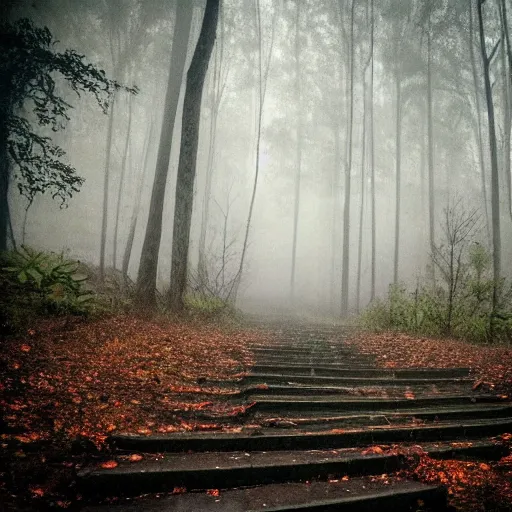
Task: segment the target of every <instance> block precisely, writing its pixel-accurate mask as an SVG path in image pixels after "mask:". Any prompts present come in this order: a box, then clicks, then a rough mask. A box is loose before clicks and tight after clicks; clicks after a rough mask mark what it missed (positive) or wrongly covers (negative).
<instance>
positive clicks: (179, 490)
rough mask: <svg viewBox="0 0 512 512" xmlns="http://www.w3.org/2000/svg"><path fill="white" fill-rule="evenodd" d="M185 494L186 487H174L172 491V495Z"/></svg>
mask: <svg viewBox="0 0 512 512" xmlns="http://www.w3.org/2000/svg"><path fill="white" fill-rule="evenodd" d="M186 492H187V489H186V487H175V488H174V489H173V490H172V494H184V493H186Z"/></svg>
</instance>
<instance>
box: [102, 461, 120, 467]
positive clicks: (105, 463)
mask: <svg viewBox="0 0 512 512" xmlns="http://www.w3.org/2000/svg"><path fill="white" fill-rule="evenodd" d="M117 466H119V464H118V463H117V462H116V461H115V460H108V461H107V462H103V463H102V464H100V467H101V468H103V469H114V468H117Z"/></svg>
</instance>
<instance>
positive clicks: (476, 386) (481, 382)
mask: <svg viewBox="0 0 512 512" xmlns="http://www.w3.org/2000/svg"><path fill="white" fill-rule="evenodd" d="M483 383H484V381H483V379H478V380H477V381H476V382H475V383H474V384H473V387H472V388H471V389H472V390H473V391H476V390H477V389H478V388H479V387H480V386H481V385H482V384H483Z"/></svg>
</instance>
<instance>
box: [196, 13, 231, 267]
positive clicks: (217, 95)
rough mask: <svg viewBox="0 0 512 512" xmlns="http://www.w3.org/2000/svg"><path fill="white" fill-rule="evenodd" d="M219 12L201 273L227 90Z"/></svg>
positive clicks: (199, 259) (200, 242)
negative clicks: (216, 148)
mask: <svg viewBox="0 0 512 512" xmlns="http://www.w3.org/2000/svg"><path fill="white" fill-rule="evenodd" d="M219 9H220V11H219V22H220V31H219V34H218V35H217V43H216V50H215V68H214V71H213V85H212V89H213V91H212V106H211V110H212V111H211V122H210V141H209V146H208V160H207V166H206V183H205V187H204V195H203V211H202V216H201V230H200V233H199V244H198V269H199V272H203V271H204V270H205V246H206V233H207V231H208V220H209V217H210V199H211V190H212V181H213V171H214V166H215V145H216V135H217V119H218V116H219V109H220V103H221V100H222V95H223V92H224V88H225V79H226V77H224V78H223V77H222V67H223V60H224V15H223V12H222V5H221V6H220V8H219Z"/></svg>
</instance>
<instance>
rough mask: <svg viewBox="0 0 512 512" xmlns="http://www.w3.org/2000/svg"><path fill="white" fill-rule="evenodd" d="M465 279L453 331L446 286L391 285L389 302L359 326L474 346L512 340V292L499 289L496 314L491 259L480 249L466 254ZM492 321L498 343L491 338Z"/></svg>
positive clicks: (375, 304)
mask: <svg viewBox="0 0 512 512" xmlns="http://www.w3.org/2000/svg"><path fill="white" fill-rule="evenodd" d="M466 256H467V258H466V260H465V264H467V269H466V275H465V278H464V279H463V280H462V281H461V283H460V287H459V292H458V293H457V295H456V296H455V297H454V298H453V301H452V317H451V330H450V332H449V333H447V332H446V317H447V309H448V307H449V303H448V290H447V288H446V286H444V282H443V281H437V282H436V285H435V286H434V285H432V284H430V286H418V287H417V288H416V290H414V291H413V292H411V291H408V290H407V289H406V287H405V286H404V285H399V286H390V289H389V293H388V296H387V299H386V300H382V299H380V300H375V301H374V302H373V303H372V304H370V306H369V307H368V308H367V309H366V310H365V311H364V312H363V313H362V314H361V316H360V318H359V324H360V325H361V326H362V327H363V328H364V329H368V330H372V331H382V330H396V331H401V332H408V333H412V334H417V335H425V336H441V335H446V334H449V335H451V336H454V337H457V338H461V339H466V340H468V341H473V342H478V343H480V342H492V341H506V342H509V343H510V342H511V341H512V313H510V312H511V311H512V300H511V292H510V291H509V290H504V289H503V286H502V289H501V290H500V312H499V313H497V314H495V315H493V314H492V292H493V281H492V275H491V259H490V256H489V253H488V251H487V250H486V249H485V248H484V247H483V246H481V245H480V244H473V245H472V246H471V247H470V248H469V249H468V251H467V254H466ZM490 322H493V332H494V339H493V340H491V339H490V332H491V329H490Z"/></svg>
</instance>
